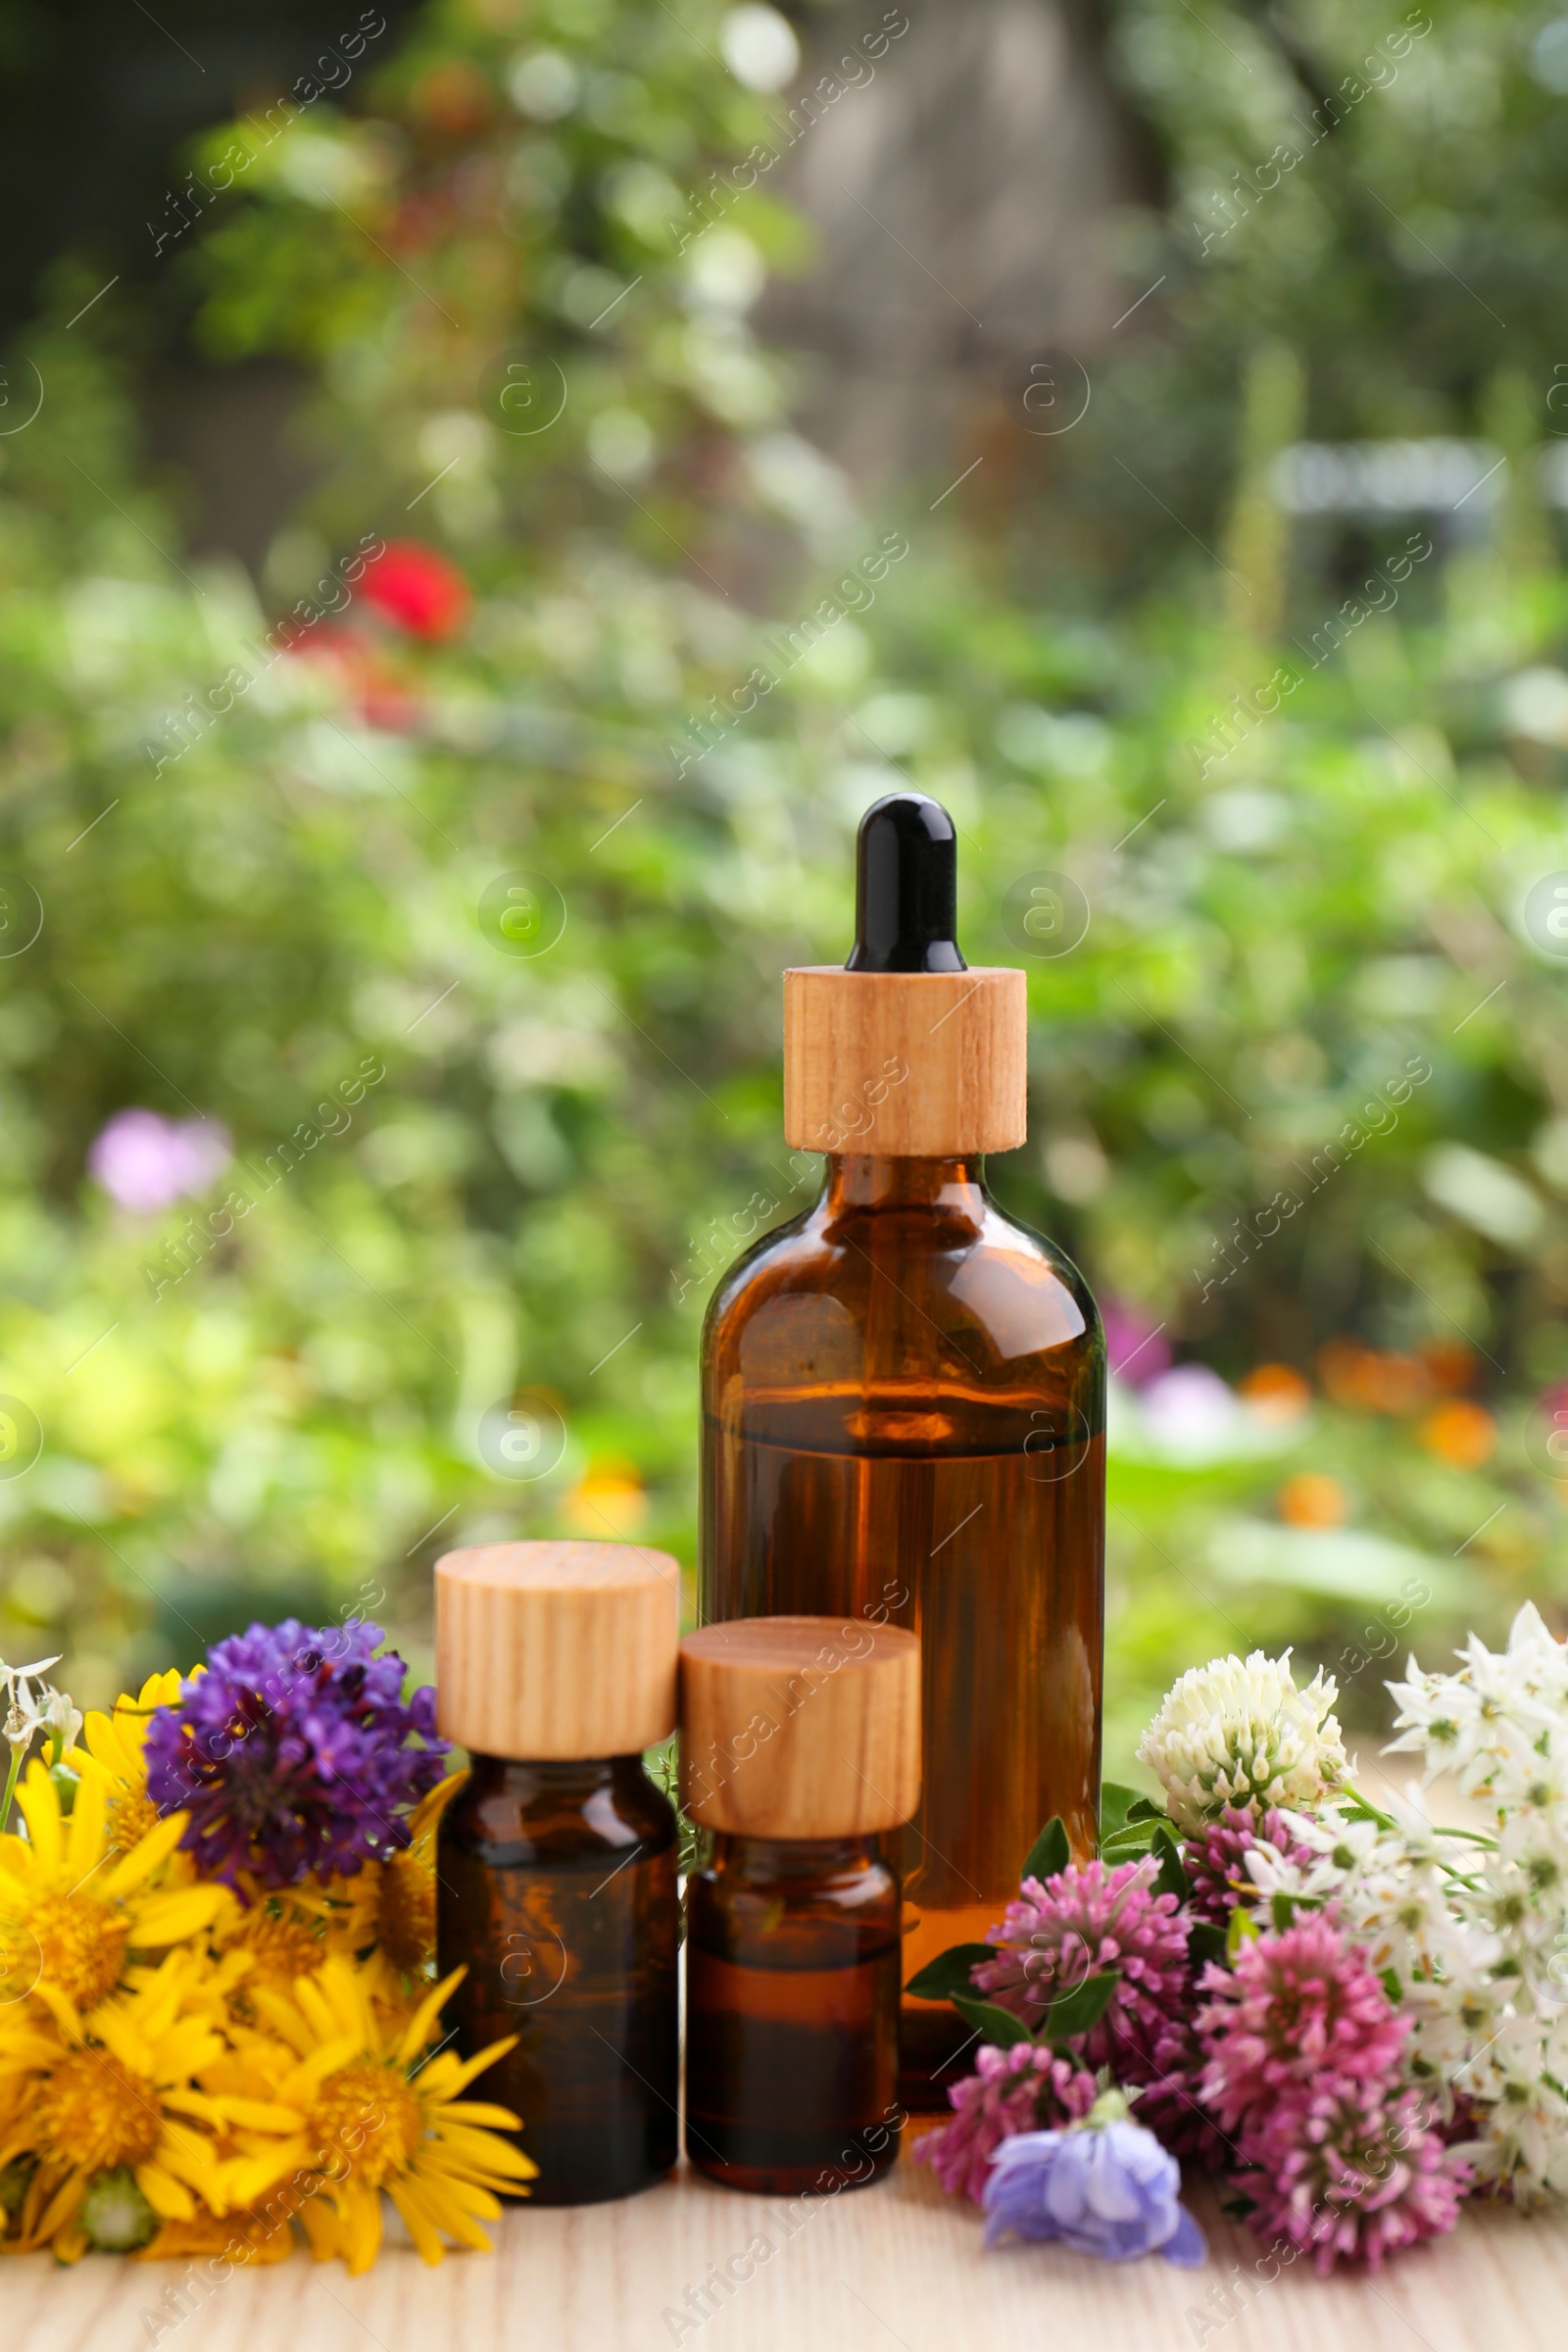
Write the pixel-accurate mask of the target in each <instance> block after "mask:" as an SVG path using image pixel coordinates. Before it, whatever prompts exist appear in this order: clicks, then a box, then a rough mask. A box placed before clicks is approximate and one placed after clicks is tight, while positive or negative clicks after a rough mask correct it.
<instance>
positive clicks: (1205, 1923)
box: [1187, 1919, 1226, 1967]
mask: <svg viewBox="0 0 1568 2352" xmlns="http://www.w3.org/2000/svg"><path fill="white" fill-rule="evenodd" d="M1225 1947H1226V1936H1225V1930H1224V1929H1223V1928H1221V1927H1218V1926H1216V1924H1215V1923H1214V1921H1213V1920H1211V1919H1200V1920H1198V1921H1196V1922H1195V1923H1194V1927H1193V1932H1192V1935H1191V1936H1190V1937H1189V1939H1188V1944H1187V1952H1188V1957H1189V1959H1191V1960H1192V1962H1193V1964H1194V1966H1195V1967H1201V1965H1202V1963H1203V1962H1204V1961H1205V1960H1223V1959H1224V1958H1225V1957H1226V1948H1225Z"/></svg>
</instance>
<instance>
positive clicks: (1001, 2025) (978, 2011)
mask: <svg viewBox="0 0 1568 2352" xmlns="http://www.w3.org/2000/svg"><path fill="white" fill-rule="evenodd" d="M952 2000H953V2006H954V2007H955V2009H956V2011H957V2012H958V2015H959V2016H960V2017H961V2018H962V2020H963V2022H964V2024H965V2025H966V2026H973V2028H974V2030H975V2032H976V2033H977V2034H979V2035H980V2038H981V2039H982V2041H994V2042H995V2043H996V2045H997V2047H998V2049H999V2050H1010V2049H1011V2048H1012V2045H1013V2043H1014V2042H1017V2041H1033V2039H1034V2035H1033V2034H1031V2033H1030V2031H1029V2029H1028V2027H1027V2026H1026V2025H1025V2024H1024V2023H1023V2021H1022V2019H1021V2018H1016V2017H1014V2016H1013V2014H1012V2011H1011V2010H1010V2009H1003V2008H1001V2007H999V2005H998V2004H997V2003H996V2002H995V2001H976V2000H971V1999H970V1998H969V1997H968V1995H967V1994H966V1993H961V1992H956V1993H954V1994H953V1995H952Z"/></svg>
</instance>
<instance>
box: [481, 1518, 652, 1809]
mask: <svg viewBox="0 0 1568 2352" xmlns="http://www.w3.org/2000/svg"><path fill="white" fill-rule="evenodd" d="M679 1642H680V1570H679V1568H678V1567H677V1565H676V1563H675V1562H674V1561H673V1560H672V1559H671V1558H670V1556H669V1554H668V1553H667V1552H664V1551H649V1550H647V1549H646V1548H644V1546H642V1545H641V1544H568V1543H550V1544H475V1545H474V1546H472V1547H471V1548H470V1549H468V1550H466V1551H449V1552H448V1553H447V1554H446V1556H445V1558H444V1559H439V1560H437V1562H436V1564H435V1656H436V1668H435V1672H436V1690H435V1712H436V1727H437V1729H438V1730H439V1731H440V1733H441V1735H442V1737H443V1738H444V1739H447V1740H457V1741H458V1743H459V1744H460V1745H461V1746H463V1747H466V1748H471V1749H472V1750H473V1751H474V1752H475V1753H476V1754H479V1755H486V1756H514V1757H516V1758H518V1759H521V1760H526V1761H528V1762H533V1763H548V1762H564V1761H567V1760H569V1759H572V1758H587V1757H590V1756H629V1755H636V1754H638V1753H639V1752H640V1751H641V1750H642V1749H643V1748H645V1747H652V1745H653V1744H654V1742H655V1740H667V1739H668V1737H669V1735H670V1733H671V1732H672V1731H673V1730H674V1728H675V1670H676V1657H677V1652H678V1647H679Z"/></svg>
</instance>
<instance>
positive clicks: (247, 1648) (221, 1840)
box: [147, 1617, 449, 1887]
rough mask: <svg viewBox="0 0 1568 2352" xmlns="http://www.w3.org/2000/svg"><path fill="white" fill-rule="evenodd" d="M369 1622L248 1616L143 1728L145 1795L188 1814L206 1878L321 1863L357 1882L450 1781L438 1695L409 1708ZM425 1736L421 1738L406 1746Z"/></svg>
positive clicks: (293, 1880)
mask: <svg viewBox="0 0 1568 2352" xmlns="http://www.w3.org/2000/svg"><path fill="white" fill-rule="evenodd" d="M380 1640H381V1629H380V1627H379V1626H377V1625H371V1624H369V1623H368V1621H367V1620H364V1619H353V1618H351V1619H350V1620H349V1622H348V1624H347V1625H339V1626H331V1627H320V1628H318V1627H313V1626H306V1625H301V1624H300V1623H299V1621H298V1620H297V1619H296V1618H293V1617H288V1618H285V1619H284V1621H283V1623H282V1624H281V1625H277V1626H268V1625H253V1626H252V1627H251V1628H250V1630H249V1632H248V1633H244V1634H234V1635H231V1636H230V1638H229V1639H228V1640H227V1641H226V1642H215V1644H214V1645H213V1647H212V1649H211V1650H210V1651H209V1652H208V1659H207V1665H208V1671H207V1672H206V1673H205V1674H196V1675H192V1676H191V1677H190V1679H189V1680H188V1681H187V1682H186V1683H185V1684H184V1686H183V1689H182V1691H181V1694H180V1699H179V1703H178V1705H177V1706H172V1707H160V1708H158V1710H157V1711H156V1713H155V1714H154V1716H153V1718H152V1721H151V1723H150V1724H149V1726H148V1730H147V1793H148V1795H149V1796H150V1797H151V1798H152V1800H153V1802H154V1804H156V1805H157V1806H158V1808H159V1810H160V1811H161V1812H166V1811H172V1810H173V1809H174V1808H176V1807H183V1808H184V1809H186V1810H188V1812H189V1814H190V1820H189V1823H188V1824H187V1826H186V1829H185V1834H184V1837H183V1838H181V1840H180V1843H181V1845H182V1846H183V1847H184V1848H185V1850H186V1851H187V1852H188V1853H193V1854H194V1855H195V1856H196V1861H197V1867H198V1869H199V1870H200V1871H201V1872H202V1874H203V1876H204V1877H207V1878H213V1879H221V1880H223V1881H224V1882H225V1884H227V1885H229V1886H233V1885H234V1884H235V1882H236V1880H237V1878H238V1875H239V1873H240V1872H241V1871H249V1872H251V1873H253V1874H254V1876H255V1877H256V1878H257V1879H259V1880H260V1881H261V1883H262V1885H263V1886H264V1887H292V1886H296V1885H297V1884H298V1883H299V1881H300V1880H301V1879H303V1878H305V1877H306V1876H307V1874H308V1873H309V1872H311V1871H316V1872H318V1873H319V1874H320V1875H321V1876H322V1877H326V1876H329V1875H330V1874H331V1873H333V1872H341V1873H342V1874H343V1875H344V1876H345V1877H352V1876H353V1875H354V1874H355V1873H356V1872H357V1871H359V1870H360V1869H361V1868H362V1867H363V1865H364V1864H365V1863H366V1862H367V1861H368V1860H381V1859H384V1858H385V1857H386V1856H387V1855H388V1854H391V1853H395V1852H396V1851H397V1850H398V1848H399V1847H401V1846H406V1845H407V1844H408V1842H409V1828H408V1822H407V1819H406V1818H405V1812H406V1808H408V1807H409V1806H411V1805H413V1804H414V1803H415V1802H416V1801H417V1799H418V1798H419V1797H421V1796H423V1795H425V1794H426V1792H427V1791H428V1790H429V1789H433V1788H434V1787H435V1784H436V1783H437V1781H439V1780H440V1779H441V1777H442V1770H443V1758H444V1757H445V1756H446V1754H447V1752H448V1747H449V1742H448V1741H446V1740H438V1739H437V1738H436V1736H435V1692H434V1691H432V1690H430V1689H428V1688H425V1689H422V1690H418V1691H415V1692H414V1693H413V1695H412V1696H411V1698H410V1699H409V1700H408V1701H407V1703H405V1701H404V1699H403V1697H402V1695H401V1693H402V1690H403V1676H404V1665H403V1660H402V1659H401V1658H400V1657H399V1656H398V1654H397V1652H396V1650H388V1651H387V1653H386V1655H385V1656H384V1657H379V1658H377V1657H374V1656H372V1654H371V1653H372V1651H373V1650H374V1649H375V1647H376V1645H377V1643H378V1642H380ZM414 1735H417V1737H418V1738H419V1739H420V1740H422V1741H423V1742H424V1744H423V1746H422V1747H417V1748H416V1747H409V1746H408V1745H407V1744H406V1742H407V1741H408V1740H409V1739H410V1737H411V1736H414Z"/></svg>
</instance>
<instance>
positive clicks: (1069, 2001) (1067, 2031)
mask: <svg viewBox="0 0 1568 2352" xmlns="http://www.w3.org/2000/svg"><path fill="white" fill-rule="evenodd" d="M1120 1982H1121V1970H1120V1969H1119V1968H1106V1969H1103V1970H1102V1971H1101V1973H1100V1974H1099V1975H1098V1976H1095V1977H1085V1979H1084V1981H1083V1983H1082V1984H1081V1985H1074V1986H1073V1988H1072V1990H1071V1992H1059V1993H1058V1994H1057V1995H1056V1998H1055V1999H1054V2001H1053V2002H1052V2004H1051V2007H1050V2010H1049V2011H1048V2012H1047V2015H1046V2022H1045V2024H1044V2025H1043V2026H1042V2027H1041V2029H1040V2038H1041V2040H1042V2041H1071V2040H1072V2039H1073V2038H1074V2036H1075V2035H1076V2034H1087V2033H1088V2031H1089V2029H1090V2027H1091V2026H1098V2025H1099V2023H1100V2021H1101V2019H1102V2018H1103V2016H1104V2014H1105V2011H1106V2009H1107V2007H1108V2006H1109V2003H1110V1996H1111V1994H1112V1993H1113V1992H1114V1991H1115V1989H1116V1987H1117V1985H1119V1984H1120Z"/></svg>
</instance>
